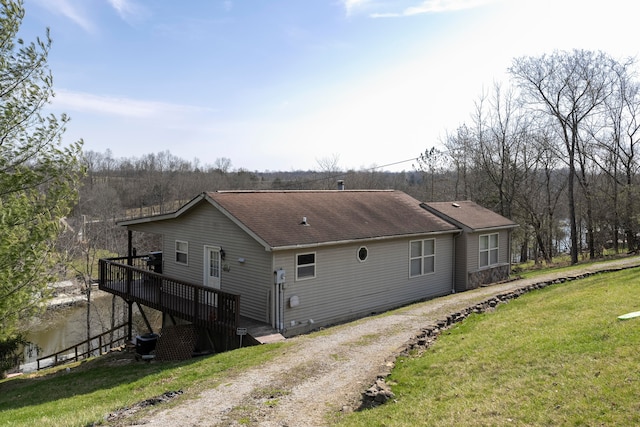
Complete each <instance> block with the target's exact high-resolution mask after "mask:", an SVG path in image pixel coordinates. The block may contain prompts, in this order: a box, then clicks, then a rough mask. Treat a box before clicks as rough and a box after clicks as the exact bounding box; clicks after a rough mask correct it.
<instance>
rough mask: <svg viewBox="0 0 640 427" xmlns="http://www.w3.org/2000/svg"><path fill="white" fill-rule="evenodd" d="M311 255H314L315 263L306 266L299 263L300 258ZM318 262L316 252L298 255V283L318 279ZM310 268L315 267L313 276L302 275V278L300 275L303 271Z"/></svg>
mask: <svg viewBox="0 0 640 427" xmlns="http://www.w3.org/2000/svg"><path fill="white" fill-rule="evenodd" d="M309 255H313V262H310V263H305V264H300V263H299V262H300V257H303V256H309ZM317 262H318V259H317V254H316V253H315V252H304V253H300V254H296V281H297V280H309V279H314V278H315V277H316V266H317ZM310 267H313V274H312V275H302V276H301V275H300V270H301V269H308V268H310Z"/></svg>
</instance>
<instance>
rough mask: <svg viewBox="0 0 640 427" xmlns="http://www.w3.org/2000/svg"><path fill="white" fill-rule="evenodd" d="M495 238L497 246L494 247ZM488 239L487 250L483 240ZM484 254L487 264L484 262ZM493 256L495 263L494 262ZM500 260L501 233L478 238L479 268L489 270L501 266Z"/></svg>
mask: <svg viewBox="0 0 640 427" xmlns="http://www.w3.org/2000/svg"><path fill="white" fill-rule="evenodd" d="M494 236H495V246H491V245H492V239H491V238H492V237H494ZM483 239H486V243H487V244H486V248H483V247H482V240H483ZM483 254H486V262H485V261H483V259H482V258H483ZM492 255H493V258H494V259H493V261H492ZM499 259H500V233H490V234H481V235H480V236H478V267H479V268H489V267H491V266H494V265H497V264H499Z"/></svg>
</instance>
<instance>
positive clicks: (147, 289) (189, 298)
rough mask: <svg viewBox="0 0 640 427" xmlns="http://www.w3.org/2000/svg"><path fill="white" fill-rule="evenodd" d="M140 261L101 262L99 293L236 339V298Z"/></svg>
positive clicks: (238, 313)
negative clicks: (157, 270) (180, 278)
mask: <svg viewBox="0 0 640 427" xmlns="http://www.w3.org/2000/svg"><path fill="white" fill-rule="evenodd" d="M143 258H144V257H132V258H126V257H125V258H111V259H101V260H100V261H99V265H100V279H99V289H100V290H103V291H105V292H109V293H111V294H114V295H118V296H120V297H122V298H123V299H125V300H126V301H128V302H137V303H139V304H142V305H145V306H147V307H151V308H153V309H156V310H159V311H162V312H163V313H166V314H168V315H171V316H175V317H178V318H180V319H183V320H186V321H188V322H191V323H193V324H196V325H198V326H202V327H205V328H208V329H210V330H212V331H213V332H216V333H221V334H226V335H227V336H235V335H236V331H237V328H238V327H239V325H240V296H239V295H234V294H230V293H227V292H222V291H220V290H217V289H212V288H207V287H204V286H202V285H197V284H193V283H188V282H185V281H182V280H179V279H175V278H171V277H167V276H164V275H162V274H159V273H155V272H153V271H149V270H147V269H145V268H143V267H142V264H141V262H140V259H143ZM127 263H130V264H132V265H129V264H127ZM135 264H137V265H135Z"/></svg>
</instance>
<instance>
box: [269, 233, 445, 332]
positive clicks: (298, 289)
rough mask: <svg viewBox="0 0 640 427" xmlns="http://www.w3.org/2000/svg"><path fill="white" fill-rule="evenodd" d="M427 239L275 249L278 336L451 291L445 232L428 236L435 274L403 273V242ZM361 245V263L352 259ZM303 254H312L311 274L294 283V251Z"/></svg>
mask: <svg viewBox="0 0 640 427" xmlns="http://www.w3.org/2000/svg"><path fill="white" fill-rule="evenodd" d="M428 238H432V237H430V236H424V237H421V238H413V239H408V238H402V239H394V240H387V241H378V242H368V243H361V244H355V243H354V244H348V245H342V246H331V247H323V248H316V249H315V250H299V251H293V250H292V251H286V252H276V253H275V254H274V256H275V267H276V268H284V269H285V270H286V271H287V283H286V286H285V312H284V327H285V329H286V330H285V331H284V334H285V335H286V336H290V335H294V334H296V333H300V332H303V331H304V330H306V329H312V328H315V327H318V326H322V325H329V324H333V323H338V322H342V321H345V320H349V319H353V318H357V317H361V316H363V315H368V314H371V313H377V312H381V311H384V310H386V309H389V308H392V307H398V306H401V305H404V304H407V303H410V302H413V301H418V300H422V299H426V298H432V297H436V296H441V295H445V294H449V293H451V288H452V283H453V278H452V275H453V256H452V251H453V246H452V245H453V237H452V235H451V234H447V235H440V236H437V237H434V238H435V240H436V260H435V272H434V273H431V274H426V275H422V276H418V277H409V242H410V241H411V240H423V239H428ZM361 246H366V247H367V249H368V258H367V260H366V261H364V262H360V261H359V260H358V257H357V253H358V249H359V248H360V247H361ZM308 252H315V254H316V277H315V278H313V279H305V280H297V281H296V280H295V260H296V255H297V254H301V253H308ZM294 295H295V296H297V297H298V299H299V305H298V306H297V307H293V308H292V307H290V306H289V299H290V298H291V297H292V296H294ZM310 319H313V323H311V322H310ZM292 321H293V322H294V323H293V324H292V323H291V322H292Z"/></svg>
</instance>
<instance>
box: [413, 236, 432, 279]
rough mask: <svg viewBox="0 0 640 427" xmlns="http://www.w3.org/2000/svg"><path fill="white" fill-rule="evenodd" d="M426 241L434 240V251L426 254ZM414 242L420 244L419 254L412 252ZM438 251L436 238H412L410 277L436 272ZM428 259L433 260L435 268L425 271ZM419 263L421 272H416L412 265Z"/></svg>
mask: <svg viewBox="0 0 640 427" xmlns="http://www.w3.org/2000/svg"><path fill="white" fill-rule="evenodd" d="M425 242H433V253H429V254H425ZM414 243H419V244H420V253H419V254H414V253H412V249H413V245H414ZM436 252H437V251H436V239H433V238H432V239H422V240H411V241H410V242H409V277H420V276H425V275H427V274H434V273H435V272H436ZM428 259H429V260H431V262H432V266H433V268H432V270H431V271H425V268H424V266H425V261H426V260H428ZM417 263H419V265H420V272H419V273H415V274H414V272H413V268H412V267H413V266H414V265H417Z"/></svg>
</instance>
